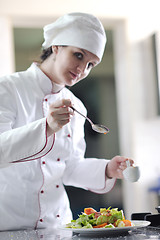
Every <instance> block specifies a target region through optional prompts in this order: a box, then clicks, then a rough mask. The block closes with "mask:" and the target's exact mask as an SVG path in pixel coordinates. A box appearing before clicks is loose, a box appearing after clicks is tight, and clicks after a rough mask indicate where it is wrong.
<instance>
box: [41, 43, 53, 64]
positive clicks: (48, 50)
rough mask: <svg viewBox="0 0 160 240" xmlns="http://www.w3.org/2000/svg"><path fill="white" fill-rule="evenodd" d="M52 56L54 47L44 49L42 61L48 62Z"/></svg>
mask: <svg viewBox="0 0 160 240" xmlns="http://www.w3.org/2000/svg"><path fill="white" fill-rule="evenodd" d="M51 54H52V46H51V47H49V48H47V49H43V51H42V54H41V56H40V59H41V61H42V62H44V60H46V59H47V58H48V57H49V56H50V55H51Z"/></svg>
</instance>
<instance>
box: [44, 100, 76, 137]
mask: <svg viewBox="0 0 160 240" xmlns="http://www.w3.org/2000/svg"><path fill="white" fill-rule="evenodd" d="M70 106H72V104H71V101H70V100H69V99H62V100H60V101H57V102H54V103H52V104H51V105H50V106H49V112H48V115H47V136H50V135H52V134H53V133H56V132H57V131H59V130H60V129H61V128H62V127H63V126H64V125H66V124H67V123H69V122H70V119H71V116H72V115H73V114H74V112H73V110H72V109H71V108H70Z"/></svg>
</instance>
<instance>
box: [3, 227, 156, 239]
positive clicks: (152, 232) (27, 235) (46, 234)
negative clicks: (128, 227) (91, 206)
mask: <svg viewBox="0 0 160 240" xmlns="http://www.w3.org/2000/svg"><path fill="white" fill-rule="evenodd" d="M62 239H63V240H71V239H73V240H89V239H90V240H98V239H110V240H117V239H120V240H141V239H143V240H144V239H145V240H147V239H160V228H159V229H158V228H155V227H146V228H139V229H136V230H132V231H129V232H128V233H125V235H121V234H120V235H115V236H114V235H110V236H96V237H94V236H90V237H87V236H84V237H83V236H80V235H76V234H72V232H70V231H65V230H54V229H52V230H51V229H40V230H23V231H8V232H0V240H62Z"/></svg>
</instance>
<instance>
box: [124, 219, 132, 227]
mask: <svg viewBox="0 0 160 240" xmlns="http://www.w3.org/2000/svg"><path fill="white" fill-rule="evenodd" d="M123 222H124V224H125V227H130V226H132V222H131V221H130V220H127V219H126V220H123Z"/></svg>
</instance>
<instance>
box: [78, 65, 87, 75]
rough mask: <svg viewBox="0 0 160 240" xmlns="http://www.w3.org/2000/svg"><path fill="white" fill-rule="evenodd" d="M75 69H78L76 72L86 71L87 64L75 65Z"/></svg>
mask: <svg viewBox="0 0 160 240" xmlns="http://www.w3.org/2000/svg"><path fill="white" fill-rule="evenodd" d="M77 70H78V73H81V74H82V73H83V74H84V73H85V72H86V70H87V65H86V64H79V65H78V66H77Z"/></svg>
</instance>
